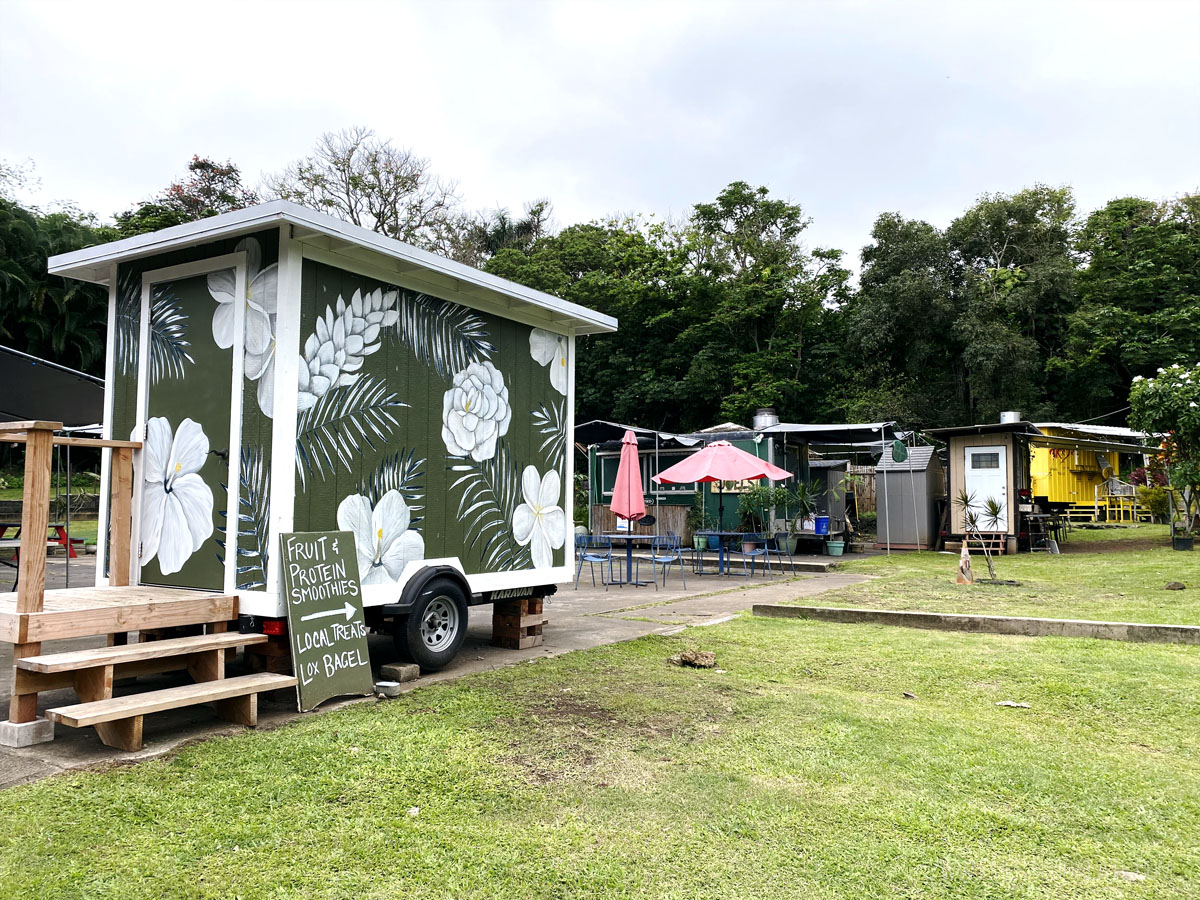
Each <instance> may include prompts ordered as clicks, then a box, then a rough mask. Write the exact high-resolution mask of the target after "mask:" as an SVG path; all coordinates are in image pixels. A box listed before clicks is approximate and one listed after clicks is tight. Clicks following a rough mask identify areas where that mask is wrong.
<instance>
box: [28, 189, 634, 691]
mask: <svg viewBox="0 0 1200 900" xmlns="http://www.w3.org/2000/svg"><path fill="white" fill-rule="evenodd" d="M49 270H50V272H51V273H52V274H57V275H62V276H65V277H69V278H76V279H81V280H83V281H89V282H93V283H97V284H104V285H107V287H108V290H109V312H108V347H107V369H106V372H105V419H104V437H105V438H106V439H114V438H115V439H120V440H130V441H135V442H140V443H141V449H140V451H139V452H138V453H137V454H135V459H134V471H133V476H132V495H133V496H132V501H131V518H132V522H131V533H132V537H131V540H130V541H129V548H128V554H129V556H128V560H127V563H128V569H129V582H130V583H131V585H134V586H138V585H140V586H153V587H163V588H190V589H196V590H203V591H211V592H220V593H222V594H224V595H236V597H237V601H238V604H237V609H238V614H239V617H240V621H241V623H242V627H243V630H247V629H249V630H254V631H259V630H261V631H263V632H265V633H267V634H268V635H280V634H281V633H282V631H283V630H284V628H285V625H284V616H285V598H284V596H283V595H282V592H281V588H280V585H281V573H280V565H279V562H278V553H277V551H278V548H279V540H280V535H282V534H285V533H289V532H315V531H343V532H346V531H348V532H352V533H353V534H354V537H355V544H356V552H357V558H358V567H359V576H360V579H361V582H362V596H363V605H364V610H365V614H366V622H367V625H368V626H369V627H371V628H373V629H376V630H386V631H389V632H391V633H392V634H393V635H394V636H395V639H396V645H397V648H398V649H399V650H400V652H401V653H402V654H403V655H404V656H406V657H407V658H409V659H411V660H413V661H416V662H418V663H420V664H421V665H422V666H423V667H424V668H427V669H437V668H441V667H443V666H445V665H446V664H447V663H448V662H449V661H450V660H451V659H452V658H453V657H454V655H455V653H456V652H457V651H458V648H459V646H460V645H461V643H462V640H463V637H464V635H465V630H466V624H467V607H468V606H469V605H471V604H479V603H491V602H495V601H498V600H506V601H507V600H514V599H520V598H526V597H540V596H544V595H546V594H548V593H551V592H553V590H554V587H553V586H554V585H555V583H557V582H560V581H568V580H570V578H571V565H570V564H571V544H570V542H569V540H568V538H569V535H570V532H571V527H570V526H571V524H572V523H571V517H572V490H571V486H572V484H573V479H574V467H573V454H572V452H571V441H570V435H571V433H572V427H573V424H574V422H573V420H574V391H575V384H574V382H575V379H574V373H575V347H576V338H577V337H578V336H579V335H586V334H598V333H604V332H612V331H615V330H616V327H617V322H616V320H615V319H613V318H611V317H609V316H605V315H601V314H599V313H596V312H593V311H592V310H589V309H585V308H583V307H581V306H578V305H576V304H573V303H568V302H566V301H564V300H561V299H559V298H558V297H554V296H551V295H549V294H545V293H542V292H540V291H536V290H532V289H530V288H527V287H524V286H522V285H519V284H515V283H513V282H509V281H506V280H504V279H501V278H497V277H494V276H492V275H489V274H486V273H484V272H480V271H477V270H475V269H472V268H470V267H468V266H465V265H461V264H459V263H456V262H453V261H451V260H448V259H445V258H442V257H440V256H436V255H434V254H431V253H427V252H424V251H422V250H418V249H416V248H414V247H411V246H409V245H406V244H403V243H401V242H399V241H395V240H392V239H390V238H387V237H384V236H383V235H380V234H377V233H374V232H372V231H369V230H366V229H363V228H359V227H356V226H354V225H350V224H348V223H346V222H343V221H340V220H338V219H335V218H332V217H331V216H328V215H324V214H322V213H318V212H314V211H312V210H309V209H306V208H303V207H301V206H297V205H296V204H293V203H289V202H285V201H275V202H271V203H266V204H263V205H260V206H255V207H251V208H248V209H243V210H239V211H236V212H231V213H226V214H223V215H219V216H214V217H212V218H207V219H202V220H200V221H197V222H191V223H188V224H184V225H180V226H176V227H173V228H168V229H165V230H162V231H158V232H154V233H151V234H144V235H139V236H136V237H131V238H127V239H124V240H121V241H117V242H114V243H109V244H104V245H100V246H96V247H89V248H87V249H84V250H78V251H75V252H72V253H67V254H63V255H60V256H56V257H53V258H52V259H51V260H50V263H49ZM101 477H102V479H103V480H104V481H105V489H104V491H103V493H102V496H103V497H105V498H108V497H109V496H110V488H111V484H110V482H111V479H112V477H113V472H112V465H111V455H110V454H106V456H105V459H104V463H103V466H102V473H101ZM108 507H109V504H108V503H106V504H105V505H104V506H103V507H102V509H101V513H100V514H101V523H102V524H101V531H102V533H103V531H104V522H105V520H106V518H107V517H108V516H109V514H110V510H109V508H108ZM101 544H102V545H101V546H100V547H99V548H98V554H97V584H100V585H103V584H107V583H108V576H109V574H110V571H111V569H112V566H113V564H114V560H113V559H112V553H113V549H114V548H113V547H111V546H105V545H104V542H101ZM118 549H120V548H118ZM122 552H123V551H122ZM120 562H121V564H122V565H121V568H122V570H124V565H125V562H126V561H125V560H121V561H120ZM518 618H520V617H518ZM514 627H515V628H517V629H518V632H519V633H518V634H517V635H516V639H515V641H514V643H513V646H525V645H528V642H527V641H526V643H524V644H522V642H521V641H522V639H523V638H528V637H530V636H532V634H533V631H534V628H533V626H531V625H528V624H527V623H525V622H524V621H523V620H522V621H519V622H518V623H517V624H516V625H515V626H514ZM536 633H538V634H540V617H539V623H538V624H537V626H536Z"/></svg>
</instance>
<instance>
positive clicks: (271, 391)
mask: <svg viewBox="0 0 1200 900" xmlns="http://www.w3.org/2000/svg"><path fill="white" fill-rule="evenodd" d="M273 325H274V316H272V326H273ZM245 374H246V377H247V378H249V379H250V380H251V381H257V382H258V408H259V409H261V410H262V413H263V415H264V416H266V417H267V418H268V419H270V418H274V415H275V334H274V328H272V334H271V342H270V344H268V345H267V348H266V349H265V350H264V351H263V352H262V353H257V354H251V353H249V352H247V353H246V370H245Z"/></svg>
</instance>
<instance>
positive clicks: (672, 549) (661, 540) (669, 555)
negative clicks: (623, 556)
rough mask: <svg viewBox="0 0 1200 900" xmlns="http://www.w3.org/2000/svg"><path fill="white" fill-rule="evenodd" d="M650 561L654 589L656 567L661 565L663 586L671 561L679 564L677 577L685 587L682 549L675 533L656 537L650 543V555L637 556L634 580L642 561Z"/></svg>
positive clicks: (655, 585)
mask: <svg viewBox="0 0 1200 900" xmlns="http://www.w3.org/2000/svg"><path fill="white" fill-rule="evenodd" d="M643 562H648V563H650V570H651V574H653V575H654V589H655V590H656V591H657V590H658V567H659V566H661V567H662V579H663V587H666V585H667V569H668V568H670V567H671V565H672V564H673V563H677V564H678V565H679V578H680V580H681V581H682V582H683V587H684V589H685V590H686V589H687V576H685V575H684V573H683V551H682V549H681V548H680V543H679V537H678V536H677V535H667V536H665V537H656V538H655V539H654V540H653V541H652V542H651V543H650V555H649V556H647V557H642V556H639V557H638V559H637V570H635V571H636V572H637V573H638V574H635V575H634V580H635V581H638V580H640V579H639V575H640V571H641V568H642V563H643Z"/></svg>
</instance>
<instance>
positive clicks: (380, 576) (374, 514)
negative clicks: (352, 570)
mask: <svg viewBox="0 0 1200 900" xmlns="http://www.w3.org/2000/svg"><path fill="white" fill-rule="evenodd" d="M411 520H412V513H411V512H409V509H408V504H407V503H405V502H404V497H402V496H401V495H400V492H399V491H388V492H387V493H386V494H384V495H383V496H382V497H381V498H380V499H379V503H378V505H377V506H376V507H375V508H374V509H372V508H371V501H370V500H369V499H367V498H366V497H364V496H363V495H362V494H351V495H350V496H349V497H347V498H346V499H345V500H343V501H342V502H341V503H340V504H338V511H337V523H338V528H340V529H342V530H343V531H350V532H353V533H354V549H355V550H356V551H357V554H358V578H359V581H360V582H361V583H362V584H393V583H394V582H396V581H397V580H398V579H399V578H400V575H401V574H402V573H403V572H404V567H405V566H406V565H407V564H408V563H409V562H412V561H414V560H421V559H424V558H425V539H424V538H423V537H421V535H420V534H418V533H417V532H415V531H410V530H409V528H408V526H409V523H410V521H411Z"/></svg>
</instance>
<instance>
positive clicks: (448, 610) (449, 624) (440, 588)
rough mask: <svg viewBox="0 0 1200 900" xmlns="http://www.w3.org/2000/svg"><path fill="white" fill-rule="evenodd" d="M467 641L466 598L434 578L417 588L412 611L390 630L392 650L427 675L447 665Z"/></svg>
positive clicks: (459, 590) (450, 584)
mask: <svg viewBox="0 0 1200 900" xmlns="http://www.w3.org/2000/svg"><path fill="white" fill-rule="evenodd" d="M466 638H467V598H466V595H465V594H464V593H463V589H462V588H461V587H460V586H459V585H458V583H457V582H455V581H454V580H453V579H450V578H434V579H432V580H431V581H430V582H429V583H428V584H427V585H425V586H424V587H423V588H421V592H420V593H419V594H418V595H417V600H416V602H415V603H414V604H413V606H412V611H411V612H409V614H408V615H407V616H406V617H405V618H404V619H398V620H397V621H396V623H395V625H394V630H393V631H392V640H393V641H394V642H395V645H396V651H397V652H398V653H399V654H400V656H401V657H403V658H404V659H405V660H406V661H407V662H415V663H416V664H417V665H419V666H420V667H421V668H422V669H424V670H425V671H427V672H436V671H438V670H439V669H444V668H446V666H448V665H450V662H451V660H453V659H454V657H455V656H457V655H458V651H459V648H460V647H462V644H463V641H464V640H466Z"/></svg>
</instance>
